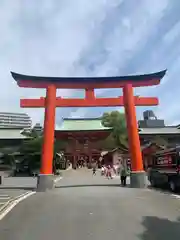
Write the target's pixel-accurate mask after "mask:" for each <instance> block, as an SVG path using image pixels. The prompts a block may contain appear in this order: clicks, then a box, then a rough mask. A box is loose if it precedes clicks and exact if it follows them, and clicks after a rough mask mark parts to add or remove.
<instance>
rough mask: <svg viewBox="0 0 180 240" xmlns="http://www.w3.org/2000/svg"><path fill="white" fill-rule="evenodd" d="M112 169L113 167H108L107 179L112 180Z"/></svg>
mask: <svg viewBox="0 0 180 240" xmlns="http://www.w3.org/2000/svg"><path fill="white" fill-rule="evenodd" d="M111 171H112V169H111V165H108V166H107V175H106V177H107V179H112V172H111Z"/></svg>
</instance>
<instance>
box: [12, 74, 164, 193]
mask: <svg viewBox="0 0 180 240" xmlns="http://www.w3.org/2000/svg"><path fill="white" fill-rule="evenodd" d="M165 73H166V71H161V72H157V73H153V74H145V75H133V76H123V77H119V76H116V77H74V78H73V77H60V78H59V77H38V76H27V75H22V74H17V73H14V72H12V73H11V74H12V77H13V78H14V79H15V80H16V82H17V84H18V86H19V87H24V88H44V89H46V97H45V98H44V97H40V98H39V99H21V102H20V105H21V107H25V108H27V107H28V108H45V117H44V137H43V147H42V158H41V170H40V175H39V177H38V185H37V190H38V191H46V189H51V188H53V185H54V181H53V180H54V178H53V174H52V173H53V146H54V126H55V109H56V107H98V106H99V107H109V106H124V107H125V114H126V122H127V131H128V141H129V151H130V156H131V170H132V171H131V175H130V183H131V187H138V188H142V187H145V172H144V169H143V161H142V154H141V148H140V141H139V134H138V129H137V121H136V111H135V106H155V105H158V98H153V97H139V96H134V94H133V88H134V87H143V86H144V87H147V86H153V85H158V84H159V83H160V80H161V79H162V78H163V77H164V75H165ZM58 88H60V89H85V98H84V99H72V98H70V99H63V98H61V97H56V89H58ZM98 88H123V96H122V97H116V98H97V97H96V96H95V93H94V90H95V89H98Z"/></svg>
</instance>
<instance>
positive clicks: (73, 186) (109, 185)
mask: <svg viewBox="0 0 180 240" xmlns="http://www.w3.org/2000/svg"><path fill="white" fill-rule="evenodd" d="M80 187H122V186H121V185H120V184H78V185H64V186H55V188H80ZM129 187H130V186H129V185H127V186H126V187H122V188H129Z"/></svg>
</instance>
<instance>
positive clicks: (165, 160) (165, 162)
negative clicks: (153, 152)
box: [156, 155, 172, 165]
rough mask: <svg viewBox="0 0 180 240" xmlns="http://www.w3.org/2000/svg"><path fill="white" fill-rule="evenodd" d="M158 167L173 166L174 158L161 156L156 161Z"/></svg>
mask: <svg viewBox="0 0 180 240" xmlns="http://www.w3.org/2000/svg"><path fill="white" fill-rule="evenodd" d="M156 164H157V165H171V164H172V158H171V156H168V155H166V156H161V157H158V158H157V159H156Z"/></svg>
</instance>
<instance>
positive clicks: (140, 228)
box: [0, 170, 180, 240]
mask: <svg viewBox="0 0 180 240" xmlns="http://www.w3.org/2000/svg"><path fill="white" fill-rule="evenodd" d="M179 217H180V200H179V199H176V198H174V197H173V196H171V195H169V194H164V193H161V192H158V191H153V190H149V189H130V188H122V187H120V185H119V180H118V179H113V180H107V179H105V178H104V177H101V176H100V174H99V175H98V176H94V177H93V176H92V174H91V171H84V170H77V171H73V170H71V171H68V172H67V173H65V174H64V178H63V179H62V180H61V181H59V182H58V183H57V184H56V189H55V190H53V191H50V192H47V193H37V194H35V195H33V196H31V197H29V198H28V199H26V200H25V201H23V202H21V203H20V204H19V205H17V206H16V207H15V208H14V209H13V210H12V211H11V212H10V213H9V214H8V215H7V216H6V217H5V218H4V219H3V220H2V221H1V222H0V233H1V235H0V236H1V239H3V240H12V239H13V240H24V239H26V240H30V239H35V240H36V239H37V240H44V239H52V240H53V239H62V240H81V239H83V240H84V239H87V240H88V239H91V240H92V239H93V240H97V239H98V240H100V239H103V240H109V239H122V240H123V239H126V240H136V239H143V240H152V239H153V240H157V239H158V240H159V239H163V240H169V239H171V238H173V240H177V239H178V240H179V238H180V219H179Z"/></svg>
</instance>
